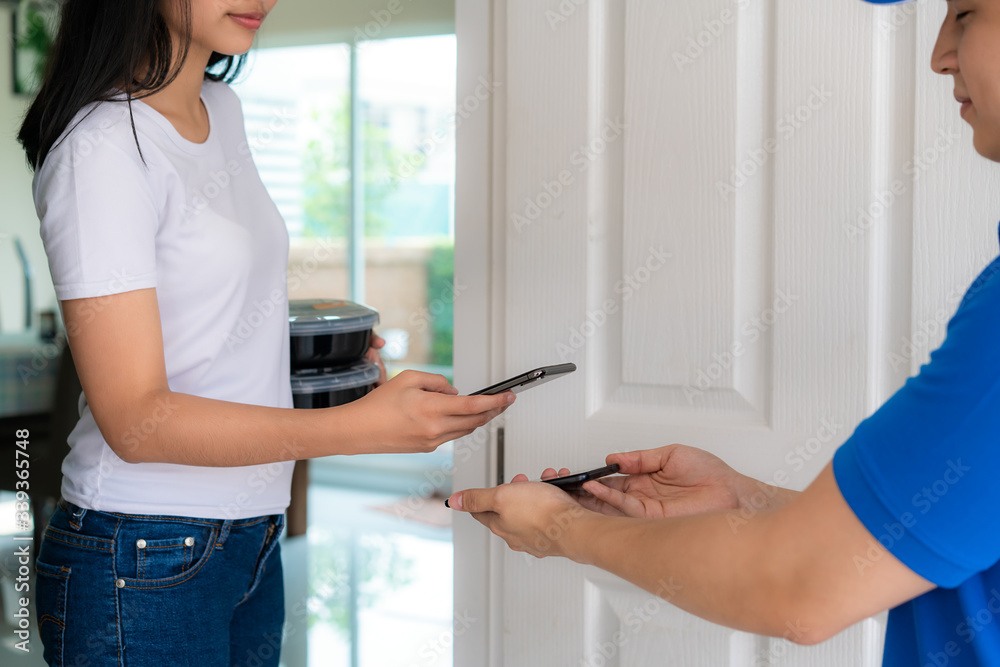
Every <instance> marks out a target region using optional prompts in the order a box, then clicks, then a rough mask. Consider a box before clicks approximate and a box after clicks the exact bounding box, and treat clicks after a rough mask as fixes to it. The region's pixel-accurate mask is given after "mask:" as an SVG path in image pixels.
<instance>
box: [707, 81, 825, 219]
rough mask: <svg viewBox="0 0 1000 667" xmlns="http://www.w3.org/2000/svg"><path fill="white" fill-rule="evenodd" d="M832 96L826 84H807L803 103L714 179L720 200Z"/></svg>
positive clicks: (742, 181) (773, 154)
mask: <svg viewBox="0 0 1000 667" xmlns="http://www.w3.org/2000/svg"><path fill="white" fill-rule="evenodd" d="M831 99H833V92H832V91H830V90H828V89H827V87H826V84H823V85H821V86H818V87H817V86H813V87H812V88H810V90H809V97H807V98H806V99H805V101H804V102H802V104H800V105H799V106H797V107H796V108H795V109H793V110H792V111H789V112H787V113H785V114H784V115H783V116H782V117H781V118H779V119H778V121H777V123H775V126H774V134H773V135H772V136H770V137H768V138H767V139H765V140H764V143H763V144H762V145H761V146H759V147H758V148H754V149H752V150H751V151H749V152H748V153H747V155H746V157H745V158H743V160H742V161H740V163H739V164H737V165H735V166H733V167H731V169H730V172H731V173H730V175H729V178H728V179H726V180H720V181H716V183H715V191H716V192H717V193H718V195H719V197H721V198H722V200H723V201H729V197H730V196H732V195H734V194H736V192H737V191H738V190H739V189H740V188H742V187H743V186H744V185H746V184H747V183H749V182H750V180H751V179H752V178H753V177H754V176H756V175H757V173H758V172H759V171H760V170H761V169H762V168H763V167H764V165H766V164H767V163H768V162H770V160H771V158H772V157H774V156H775V155H777V154H778V153H779V152H780V151H781V148H782V146H784V145H785V144H786V143H787V142H788V141H790V140H791V139H792V137H794V136H795V134H796V132H798V131H799V130H801V129H802V128H803V127H805V126H806V125H807V124H808V123H809V121H811V120H812V119H813V118H814V117H815V116H816V114H817V113H819V112H820V111H821V110H822V109H823V107H824V106H826V104H827V103H828V102H829V101H830V100H831Z"/></svg>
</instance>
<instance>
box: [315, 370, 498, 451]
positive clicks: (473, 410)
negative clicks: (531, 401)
mask: <svg viewBox="0 0 1000 667" xmlns="http://www.w3.org/2000/svg"><path fill="white" fill-rule="evenodd" d="M514 398H515V397H514V394H513V393H511V392H504V393H502V394H497V395H495V396H459V395H458V390H457V389H455V388H454V387H453V386H451V384H449V383H448V380H446V379H445V378H444V377H443V376H441V375H433V374H430V373H421V372H419V371H411V370H407V371H403V372H402V373H400V374H399V375H397V376H396V377H394V378H392V379H391V380H389V381H388V382H386V383H384V384H382V385H380V386H378V387H376V388H375V389H374V390H372V392H371V393H369V394H368V395H366V396H364V397H363V398H360V399H358V400H356V401H354V402H352V403H348V404H347V405H344V406H341V407H340V408H330V410H340V411H342V413H341V414H343V413H345V412H349V413H351V415H350V417H348V418H346V419H345V418H342V417H338V420H337V427H338V428H350V429H352V430H355V431H356V433H357V436H358V437H357V440H358V449H359V451H354V452H351V453H354V454H379V453H414V452H432V451H434V450H435V449H437V448H438V446H440V445H441V444H443V443H445V442H449V441H451V440H455V439H457V438H461V437H463V436H466V435H468V434H470V433H472V432H473V431H474V430H476V429H477V428H479V427H480V426H484V425H485V424H488V423H489V422H490V421H491V420H493V419H494V418H495V417H497V416H498V415H500V414H501V413H503V411H504V410H506V409H507V408H508V407H509V406H510V405H511V403H513V402H514Z"/></svg>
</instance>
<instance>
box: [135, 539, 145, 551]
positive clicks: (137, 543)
mask: <svg viewBox="0 0 1000 667" xmlns="http://www.w3.org/2000/svg"><path fill="white" fill-rule="evenodd" d="M135 546H136V547H138V548H139V549H145V548H146V540H136V541H135Z"/></svg>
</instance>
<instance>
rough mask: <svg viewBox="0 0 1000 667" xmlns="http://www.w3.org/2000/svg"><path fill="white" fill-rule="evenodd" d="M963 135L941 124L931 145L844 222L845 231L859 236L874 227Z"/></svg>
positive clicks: (848, 235)
mask: <svg viewBox="0 0 1000 667" xmlns="http://www.w3.org/2000/svg"><path fill="white" fill-rule="evenodd" d="M961 137H962V135H961V133H959V132H958V131H957V130H955V129H954V128H952V127H948V128H938V130H937V132H936V133H935V138H934V141H933V142H932V143H931V145H930V146H928V147H927V148H925V149H924V150H922V151H920V152H919V153H917V154H915V155H914V156H913V157H912V158H910V159H909V160H907V161H906V162H905V163H904V164H903V168H902V172H903V176H902V177H900V178H895V179H893V181H892V182H891V183H890V184H889V185H888V186H887V187H885V188H883V189H882V190H881V191H879V192H877V193H875V196H874V198H873V200H872V201H871V202H869V204H868V206H867V207H865V208H859V209H858V211H857V214H856V215H855V218H854V220H853V221H852V222H849V223H844V233H845V234H846V235H847V238H849V239H857V238H859V237H861V236H863V235H864V233H865V232H867V231H868V230H870V229H871V228H873V227H874V226H875V225H876V224H877V223H878V222H879V221H880V220H882V219H883V218H885V216H886V214H887V213H888V212H889V211H890V210H892V207H893V206H894V205H895V203H896V202H897V201H898V200H899V199H900V198H901V197H904V196H906V195H907V194H909V192H910V186H911V185H912V184H913V183H916V182H917V181H918V180H920V177H921V175H923V173H924V172H926V171H927V170H928V169H930V168H931V167H933V166H934V165H935V164H936V163H937V161H938V160H939V159H941V156H942V155H944V154H945V153H947V152H948V151H949V150H951V148H952V147H953V146H954V145H955V144H956V143H957V142H958V140H959V139H960V138H961Z"/></svg>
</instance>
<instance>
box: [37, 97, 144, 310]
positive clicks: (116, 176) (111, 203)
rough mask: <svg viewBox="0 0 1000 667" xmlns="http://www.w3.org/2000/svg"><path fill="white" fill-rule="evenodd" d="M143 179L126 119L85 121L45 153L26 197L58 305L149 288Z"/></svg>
mask: <svg viewBox="0 0 1000 667" xmlns="http://www.w3.org/2000/svg"><path fill="white" fill-rule="evenodd" d="M95 115H96V114H95ZM87 121H93V122H87ZM123 126H124V127H123ZM88 128H89V129H88ZM126 129H127V134H126V132H125V130H126ZM147 159H148V156H147ZM148 174H149V172H148V168H147V166H146V165H145V164H144V163H143V161H142V159H141V158H140V157H139V151H138V149H137V148H136V145H135V142H134V139H133V137H132V133H131V126H130V125H129V124H128V120H127V115H126V118H125V122H124V123H122V122H121V121H119V122H117V123H112V122H110V121H109V120H107V119H105V120H104V121H100V120H98V119H94V118H93V116H91V117H89V118H87V119H85V121H84V122H82V123H80V125H79V126H77V127H76V128H74V130H73V131H72V132H71V133H70V134H69V135H68V136H67V137H65V138H64V140H63V141H62V142H61V143H59V144H57V146H56V147H55V148H54V149H53V150H52V151H51V152H50V153H49V155H48V157H47V158H46V160H45V162H44V163H43V165H42V168H41V169H40V170H38V172H37V174H36V176H35V184H34V186H35V187H34V196H35V209H36V211H37V213H38V219H39V221H40V222H41V236H42V242H43V243H44V245H45V251H46V253H47V255H48V259H49V270H50V272H51V274H52V282H53V284H54V286H55V291H56V296H57V297H58V298H59V299H60V300H67V299H82V298H88V297H97V296H106V295H109V294H118V293H121V292H129V291H132V290H138V289H146V288H149V287H156V232H157V228H158V212H157V211H158V207H157V205H156V202H155V197H154V193H153V191H152V187H151V185H150V182H149V177H148Z"/></svg>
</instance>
